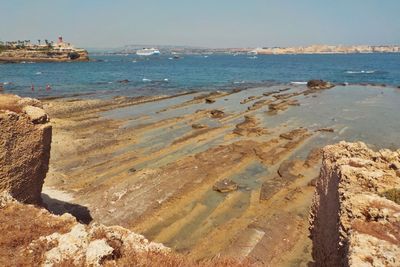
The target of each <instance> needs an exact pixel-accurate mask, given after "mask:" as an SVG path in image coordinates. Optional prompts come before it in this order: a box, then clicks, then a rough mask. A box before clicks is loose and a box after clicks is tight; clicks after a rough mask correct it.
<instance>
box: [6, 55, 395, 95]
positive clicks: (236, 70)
mask: <svg viewBox="0 0 400 267" xmlns="http://www.w3.org/2000/svg"><path fill="white" fill-rule="evenodd" d="M90 58H91V61H90V62H70V63H32V62H23V63H18V64H0V83H2V84H3V88H4V91H5V92H7V93H13V94H18V95H21V96H29V97H37V98H44V97H66V96H81V97H95V98H107V97H113V96H117V95H118V96H139V95H170V94H176V93H181V92H186V91H213V90H231V89H234V88H249V87H257V86H261V85H262V86H264V85H273V84H283V83H285V84H286V83H293V84H303V83H305V82H307V81H308V80H310V79H323V80H328V81H331V82H334V83H349V84H379V85H381V84H385V85H387V86H394V87H397V86H400V54H328V55H257V56H249V55H231V54H209V55H180V56H179V58H177V57H173V56H172V55H167V54H163V55H160V56H151V57H139V56H137V55H131V54H127V55H104V54H91V55H90Z"/></svg>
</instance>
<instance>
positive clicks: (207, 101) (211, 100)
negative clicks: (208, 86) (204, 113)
mask: <svg viewBox="0 0 400 267" xmlns="http://www.w3.org/2000/svg"><path fill="white" fill-rule="evenodd" d="M205 101H206V103H207V104H212V103H215V99H212V98H206V99H205Z"/></svg>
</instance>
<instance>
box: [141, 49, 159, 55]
mask: <svg viewBox="0 0 400 267" xmlns="http://www.w3.org/2000/svg"><path fill="white" fill-rule="evenodd" d="M159 54H160V51H159V50H158V49H155V48H143V49H141V50H138V51H136V55H138V56H154V55H159Z"/></svg>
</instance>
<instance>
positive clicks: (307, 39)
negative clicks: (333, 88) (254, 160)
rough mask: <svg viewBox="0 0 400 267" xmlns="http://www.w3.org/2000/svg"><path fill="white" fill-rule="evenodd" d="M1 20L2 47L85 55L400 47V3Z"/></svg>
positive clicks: (74, 10) (15, 0)
mask: <svg viewBox="0 0 400 267" xmlns="http://www.w3.org/2000/svg"><path fill="white" fill-rule="evenodd" d="M0 18H1V26H0V40H3V41H5V40H17V39H30V40H37V39H39V38H40V39H51V40H55V39H56V37H57V36H58V35H59V34H61V35H63V36H64V39H66V40H67V41H70V42H72V43H74V44H76V45H79V46H83V47H118V46H122V45H125V44H170V45H193V46H206V47H257V46H297V45H308V44H314V43H327V44H399V43H400V0H247V1H244V0H201V1H200V0H179V1H178V0H146V1H145V0H141V1H136V0H113V1H111V0H8V1H5V0H4V1H3V0H1V7H0Z"/></svg>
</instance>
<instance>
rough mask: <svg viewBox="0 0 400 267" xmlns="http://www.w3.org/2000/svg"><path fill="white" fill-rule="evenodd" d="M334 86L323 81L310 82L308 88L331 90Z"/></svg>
mask: <svg viewBox="0 0 400 267" xmlns="http://www.w3.org/2000/svg"><path fill="white" fill-rule="evenodd" d="M334 86H335V85H333V84H332V83H330V82H326V81H323V80H310V81H308V82H307V87H308V88H310V89H312V90H320V89H329V88H332V87H334Z"/></svg>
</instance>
